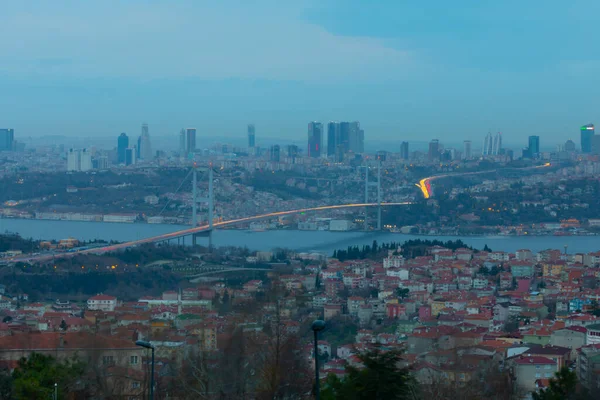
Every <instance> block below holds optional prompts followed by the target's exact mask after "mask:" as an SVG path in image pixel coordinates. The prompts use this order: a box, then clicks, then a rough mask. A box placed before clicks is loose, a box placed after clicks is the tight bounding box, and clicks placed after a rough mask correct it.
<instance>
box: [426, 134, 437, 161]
mask: <svg viewBox="0 0 600 400" xmlns="http://www.w3.org/2000/svg"><path fill="white" fill-rule="evenodd" d="M428 158H429V160H430V161H434V160H439V159H440V141H439V140H437V139H433V140H432V141H431V142H429V152H428Z"/></svg>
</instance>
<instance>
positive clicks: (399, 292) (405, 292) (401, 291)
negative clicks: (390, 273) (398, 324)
mask: <svg viewBox="0 0 600 400" xmlns="http://www.w3.org/2000/svg"><path fill="white" fill-rule="evenodd" d="M409 292H410V289H406V288H397V289H396V295H397V296H398V297H400V298H401V299H405V298H407V297H408V293H409Z"/></svg>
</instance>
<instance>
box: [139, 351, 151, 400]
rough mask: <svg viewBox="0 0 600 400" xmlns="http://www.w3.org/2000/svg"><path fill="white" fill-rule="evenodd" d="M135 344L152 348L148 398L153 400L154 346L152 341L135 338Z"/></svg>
mask: <svg viewBox="0 0 600 400" xmlns="http://www.w3.org/2000/svg"><path fill="white" fill-rule="evenodd" d="M135 345H136V346H140V347H143V348H145V349H151V350H152V364H151V374H150V394H149V395H148V399H150V400H154V346H153V345H152V343H150V342H148V341H146V340H137V341H136V342H135Z"/></svg>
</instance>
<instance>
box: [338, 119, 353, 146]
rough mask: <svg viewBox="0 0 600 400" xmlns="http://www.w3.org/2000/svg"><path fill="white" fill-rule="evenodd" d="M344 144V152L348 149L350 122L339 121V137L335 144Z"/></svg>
mask: <svg viewBox="0 0 600 400" xmlns="http://www.w3.org/2000/svg"><path fill="white" fill-rule="evenodd" d="M340 144H341V145H342V146H344V152H348V151H350V122H340V139H339V141H338V142H337V143H336V146H337V145H340Z"/></svg>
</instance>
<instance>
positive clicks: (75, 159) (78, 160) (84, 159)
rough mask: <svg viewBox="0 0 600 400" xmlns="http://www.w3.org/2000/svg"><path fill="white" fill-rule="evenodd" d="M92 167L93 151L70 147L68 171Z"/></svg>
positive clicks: (87, 169) (86, 169)
mask: <svg viewBox="0 0 600 400" xmlns="http://www.w3.org/2000/svg"><path fill="white" fill-rule="evenodd" d="M91 169H92V153H91V151H89V150H88V149H82V150H76V149H69V151H68V152H67V171H84V172H85V171H89V170H91Z"/></svg>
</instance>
